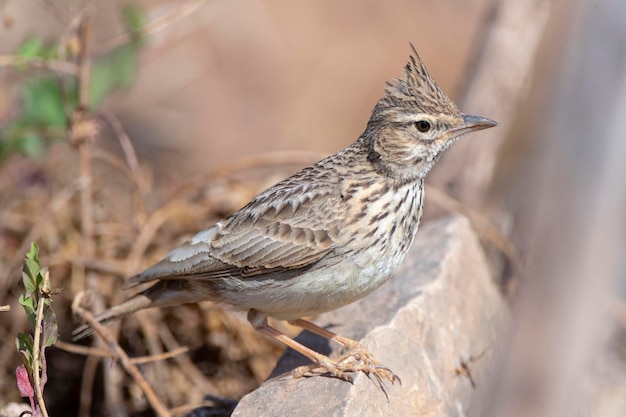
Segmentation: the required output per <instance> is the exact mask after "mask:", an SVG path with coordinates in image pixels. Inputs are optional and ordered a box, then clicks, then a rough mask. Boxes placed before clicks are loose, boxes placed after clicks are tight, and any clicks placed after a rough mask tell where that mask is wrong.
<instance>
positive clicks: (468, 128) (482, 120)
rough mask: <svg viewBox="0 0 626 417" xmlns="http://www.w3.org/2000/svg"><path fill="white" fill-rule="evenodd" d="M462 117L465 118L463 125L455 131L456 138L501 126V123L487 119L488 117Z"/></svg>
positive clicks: (464, 115) (465, 115)
mask: <svg viewBox="0 0 626 417" xmlns="http://www.w3.org/2000/svg"><path fill="white" fill-rule="evenodd" d="M461 117H462V118H463V124H462V125H461V126H459V127H458V128H456V129H454V131H453V132H454V136H461V135H464V134H466V133H469V132H476V131H478V130H483V129H489V128H490V127H496V126H500V123H498V122H496V121H494V120H491V119H487V118H486V117H480V116H470V115H467V114H463V115H462V116H461Z"/></svg>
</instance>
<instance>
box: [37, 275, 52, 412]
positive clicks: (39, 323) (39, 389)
mask: <svg viewBox="0 0 626 417" xmlns="http://www.w3.org/2000/svg"><path fill="white" fill-rule="evenodd" d="M42 272H43V282H42V285H41V288H42V289H46V288H50V273H49V272H48V269H47V268H45V269H43V270H42ZM45 305H46V300H45V299H44V297H43V296H42V295H41V294H40V295H39V302H38V304H37V318H36V320H35V340H34V342H33V382H34V385H35V396H36V397H37V403H38V404H39V410H40V412H41V414H42V415H43V417H48V410H46V403H45V402H44V401H43V388H42V386H41V375H40V374H39V371H40V368H39V364H40V362H41V361H42V357H41V329H42V328H43V309H44V307H45ZM43 360H45V358H44V359H43ZM33 411H35V410H33Z"/></svg>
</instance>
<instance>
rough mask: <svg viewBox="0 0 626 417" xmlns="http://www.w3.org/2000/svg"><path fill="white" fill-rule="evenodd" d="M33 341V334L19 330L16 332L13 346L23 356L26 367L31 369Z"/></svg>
mask: <svg viewBox="0 0 626 417" xmlns="http://www.w3.org/2000/svg"><path fill="white" fill-rule="evenodd" d="M34 345H35V342H34V341H33V336H31V335H30V334H28V333H23V332H20V333H18V334H17V337H16V338H15V346H16V347H17V350H18V351H19V352H20V353H21V354H22V355H23V356H24V359H25V363H24V365H26V367H27V368H28V369H33V346H34Z"/></svg>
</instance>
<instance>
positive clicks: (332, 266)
mask: <svg viewBox="0 0 626 417" xmlns="http://www.w3.org/2000/svg"><path fill="white" fill-rule="evenodd" d="M498 125H499V124H498V123H497V122H495V121H493V120H491V119H488V118H485V117H479V116H471V115H466V114H464V113H461V111H460V110H459V109H458V107H457V106H456V104H455V103H454V102H453V101H452V100H451V99H450V98H448V96H446V95H445V94H444V92H443V91H442V90H441V88H439V86H438V85H437V84H436V83H435V81H434V80H433V78H432V77H431V76H430V74H429V73H428V71H427V70H426V67H425V66H424V64H423V62H422V60H421V59H420V57H419V55H418V53H417V51H416V50H415V47H414V46H413V45H412V44H411V54H410V56H409V60H408V62H407V64H406V65H405V67H404V70H403V75H402V76H401V77H400V78H396V79H392V80H391V81H389V82H387V84H386V86H385V88H384V94H383V96H382V98H380V100H378V102H377V103H376V105H375V106H374V109H373V110H372V113H371V117H370V119H369V121H368V123H367V125H366V127H365V130H364V132H363V133H362V134H361V135H360V136H359V137H358V139H357V140H356V141H355V142H354V143H352V144H351V145H349V146H348V147H346V148H344V149H342V150H340V151H339V152H337V153H335V154H333V155H331V156H328V157H326V158H325V159H322V160H321V161H319V162H317V163H314V164H312V165H310V166H308V167H306V168H304V169H302V170H301V171H299V172H297V173H295V174H294V175H292V176H290V177H288V178H286V179H284V180H282V181H280V182H278V183H277V184H275V185H274V186H271V187H270V188H268V189H266V190H265V191H263V192H261V193H260V194H259V195H258V196H257V197H255V198H254V199H252V201H250V202H249V203H248V204H247V205H245V206H244V207H243V208H241V209H240V210H238V211H236V212H235V213H233V214H232V215H230V216H229V217H227V218H225V219H223V220H220V221H218V222H217V223H216V224H214V225H213V226H211V227H209V228H208V229H206V230H204V231H201V232H199V233H197V234H196V235H194V236H192V237H191V238H189V239H188V240H187V241H186V242H184V243H182V244H181V245H180V246H178V247H176V248H174V249H173V250H172V251H171V252H169V253H168V254H167V255H166V256H165V257H164V258H163V259H162V260H161V261H159V262H157V263H156V264H154V265H153V266H151V267H149V268H148V269H146V270H145V271H143V272H141V273H139V274H137V275H135V276H133V277H131V278H130V279H129V280H128V284H127V286H128V287H129V288H132V287H136V286H138V285H141V284H152V286H151V287H149V288H148V289H145V290H143V291H141V292H139V293H138V294H136V295H134V296H131V297H130V298H129V299H127V300H126V301H125V302H122V303H121V304H119V305H117V306H114V307H112V308H110V309H109V310H107V311H105V312H104V313H102V314H101V315H99V316H98V317H97V320H98V321H99V322H100V323H103V324H106V323H110V322H112V321H114V320H118V319H120V318H122V317H124V316H126V315H128V314H131V313H133V312H135V311H138V310H141V309H145V308H151V307H170V306H177V305H181V304H184V303H196V302H200V301H205V300H211V301H213V302H216V303H223V304H228V305H230V306H232V307H234V309H235V310H240V311H245V312H247V319H248V321H249V322H250V324H251V325H252V326H253V327H254V328H255V329H256V330H258V331H259V332H261V333H262V334H264V335H266V336H269V337H271V338H274V339H276V340H278V341H280V342H282V343H283V344H285V345H286V346H288V347H290V348H292V349H294V350H295V351H297V352H299V353H301V354H303V355H304V356H306V357H307V358H308V359H310V361H311V364H310V365H306V366H301V367H298V368H296V369H294V370H293V376H294V377H302V376H314V375H317V374H323V375H327V376H330V377H335V378H339V379H343V380H346V381H353V377H352V374H354V373H358V372H363V373H365V374H367V375H368V376H375V377H376V378H378V379H379V381H382V380H387V381H390V382H391V383H392V384H393V383H395V382H396V381H398V382H400V383H401V381H400V378H399V377H398V376H397V375H396V374H394V373H393V372H392V371H391V370H390V369H389V368H387V367H385V366H384V365H382V364H381V363H379V362H378V361H377V360H376V358H375V357H374V356H373V355H372V354H371V353H370V352H369V351H368V350H367V348H366V347H365V346H364V345H363V344H362V343H360V342H358V341H355V340H352V339H349V338H346V337H343V336H340V335H338V334H335V333H334V332H332V331H330V330H328V329H326V328H322V327H319V326H317V325H315V324H314V323H313V322H312V321H309V320H306V319H304V317H310V316H316V315H319V314H321V313H324V312H328V311H331V310H335V309H337V308H339V307H342V306H344V305H347V304H350V303H352V302H354V301H356V300H359V299H361V298H363V297H365V296H366V295H368V294H369V293H371V292H372V291H374V290H375V289H377V288H378V287H380V286H381V285H382V284H383V283H385V282H386V281H387V280H388V279H389V278H390V277H391V276H392V275H393V274H394V272H395V271H396V269H397V268H398V266H399V265H400V263H401V262H402V260H403V259H404V257H405V255H406V253H407V251H408V249H409V247H410V245H411V243H412V241H413V239H414V237H415V234H416V232H417V230H418V226H419V223H420V219H421V216H422V207H423V202H424V179H425V178H426V176H427V174H428V173H429V171H430V170H431V168H432V167H433V165H434V164H435V163H436V162H437V161H438V160H439V158H440V157H441V156H442V154H443V153H444V152H445V151H446V150H447V149H448V148H449V147H450V146H451V145H452V144H453V143H455V142H456V141H457V140H458V138H459V137H460V136H462V135H464V134H466V133H470V132H475V131H478V130H482V129H487V128H491V127H494V126H498ZM270 317H271V318H273V319H276V320H285V321H287V322H289V323H291V324H292V325H295V326H298V327H300V328H303V329H307V330H309V331H311V332H313V333H315V334H317V335H319V336H322V337H324V338H326V339H329V340H331V341H334V342H336V343H338V344H340V345H343V346H344V348H345V350H346V353H345V354H344V355H342V356H340V357H339V358H336V359H332V358H330V357H328V356H326V355H323V354H321V353H319V352H316V351H314V350H313V349H310V348H309V347H307V346H305V345H303V344H301V343H299V342H297V341H295V340H293V339H292V338H290V337H288V336H287V335H285V334H283V333H281V332H280V331H279V330H277V329H276V328H275V327H273V326H271V325H270V324H269V322H268V318H270ZM90 332H91V329H90V328H89V327H88V326H87V325H83V326H81V327H79V328H78V329H77V330H76V331H75V332H74V334H75V337H76V338H80V337H84V336H86V335H88V334H89V333H90Z"/></svg>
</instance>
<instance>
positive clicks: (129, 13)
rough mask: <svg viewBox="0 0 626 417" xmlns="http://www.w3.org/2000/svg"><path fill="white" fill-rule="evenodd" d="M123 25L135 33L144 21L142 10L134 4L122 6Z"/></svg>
mask: <svg viewBox="0 0 626 417" xmlns="http://www.w3.org/2000/svg"><path fill="white" fill-rule="evenodd" d="M122 19H123V20H124V26H125V27H126V30H128V31H129V32H133V33H137V32H139V30H140V29H141V28H142V27H143V26H144V25H145V23H146V16H145V14H144V12H143V11H142V10H141V9H140V8H139V7H137V6H136V5H134V4H129V5H126V6H124V8H123V9H122Z"/></svg>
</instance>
